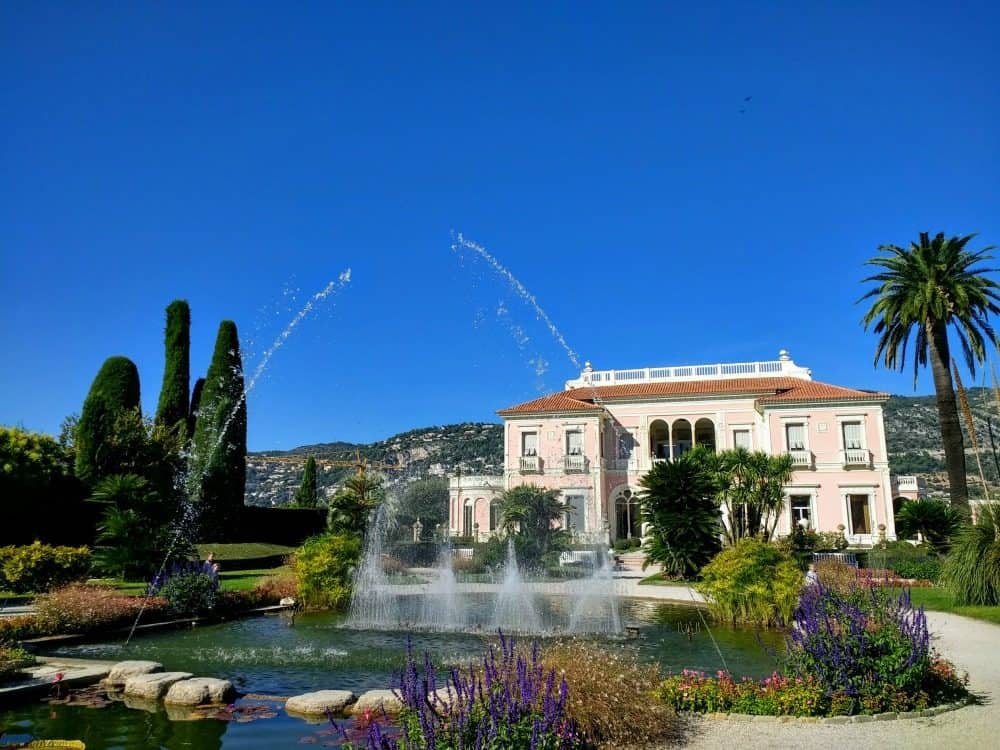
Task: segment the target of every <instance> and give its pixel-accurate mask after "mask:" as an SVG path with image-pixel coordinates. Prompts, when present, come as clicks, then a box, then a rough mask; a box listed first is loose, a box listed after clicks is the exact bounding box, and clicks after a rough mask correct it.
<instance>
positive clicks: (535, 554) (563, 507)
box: [500, 484, 572, 566]
mask: <svg viewBox="0 0 1000 750" xmlns="http://www.w3.org/2000/svg"><path fill="white" fill-rule="evenodd" d="M559 494H560V491H559V490H546V489H542V488H541V487H536V486H535V485H533V484H522V485H518V486H517V487H511V488H510V489H509V490H507V491H506V492H505V493H503V496H502V497H501V498H500V528H501V529H503V531H504V532H505V533H506V534H508V535H511V536H514V538H515V542H516V543H517V548H518V552H519V553H520V555H521V557H522V562H523V563H524V564H526V565H529V566H530V565H536V564H538V563H540V562H541V560H542V556H543V555H546V554H547V553H549V552H557V551H559V550H561V549H562V548H564V547H565V546H566V541H567V537H568V533H567V532H566V531H565V530H564V529H562V528H561V527H560V526H559V525H557V524H560V523H561V522H562V520H563V516H564V515H565V514H566V513H568V512H569V511H571V510H572V508H571V506H569V505H567V504H566V503H563V502H562V501H560V500H559Z"/></svg>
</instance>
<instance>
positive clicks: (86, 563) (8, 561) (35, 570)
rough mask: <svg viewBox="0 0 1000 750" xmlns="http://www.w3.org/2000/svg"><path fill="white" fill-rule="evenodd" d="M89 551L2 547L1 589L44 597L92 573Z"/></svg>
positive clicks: (39, 546) (37, 545)
mask: <svg viewBox="0 0 1000 750" xmlns="http://www.w3.org/2000/svg"><path fill="white" fill-rule="evenodd" d="M90 564H91V561H90V550H89V549H88V548H87V547H50V546H49V545H47V544H42V543H41V542H34V543H33V544H29V545H26V546H24V547H0V589H6V590H9V591H13V592H14V593H15V594H26V593H28V592H35V593H42V592H45V591H48V590H49V589H53V588H56V587H58V586H63V585H65V584H67V583H72V582H74V581H82V580H84V579H85V578H86V577H87V575H88V574H89V573H90Z"/></svg>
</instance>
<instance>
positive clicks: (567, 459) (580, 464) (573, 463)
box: [563, 456, 587, 474]
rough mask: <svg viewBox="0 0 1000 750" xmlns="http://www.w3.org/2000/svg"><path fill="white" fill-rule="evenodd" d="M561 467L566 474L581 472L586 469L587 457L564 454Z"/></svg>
mask: <svg viewBox="0 0 1000 750" xmlns="http://www.w3.org/2000/svg"><path fill="white" fill-rule="evenodd" d="M563 469H564V471H565V472H566V473H567V474H583V473H585V472H586V471H587V457H586V456H564V457H563Z"/></svg>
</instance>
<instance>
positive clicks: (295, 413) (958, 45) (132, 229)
mask: <svg viewBox="0 0 1000 750" xmlns="http://www.w3.org/2000/svg"><path fill="white" fill-rule="evenodd" d="M804 5H808V6H809V7H805V8H795V7H793V6H792V5H791V4H773V5H772V4H757V3H731V4H729V3H723V4H715V3H697V4H695V3H648V4H644V3H629V4H622V3H604V4H597V3H578V2H577V3H524V4H521V3H502V4H492V5H488V6H487V5H483V4H473V3H462V4H459V3H454V4H437V3H421V4H415V3H412V4H411V3H408V4H402V3H398V4H394V3H388V4H385V3H374V2H373V3H364V4H360V3H355V4H346V3H337V4H334V3H315V4H307V3H299V4H295V5H294V6H291V5H288V4H281V3H270V4H265V3H249V4H248V3H232V4H225V3H130V4H110V3H107V4H86V6H85V4H76V3H19V4H10V3H8V4H5V6H4V8H3V9H2V10H0V123H3V124H2V125H0V134H2V138H0V164H2V165H3V167H2V169H0V293H2V295H3V299H4V305H3V306H2V308H0V346H2V349H3V352H4V367H2V368H0V423H4V424H23V425H24V426H26V427H29V428H32V429H37V430H43V431H50V432H52V431H56V430H57V429H58V426H59V423H60V421H61V419H62V418H63V417H64V416H65V415H66V414H69V413H71V412H75V411H79V408H80V405H81V403H82V400H83V398H84V396H85V394H86V391H87V388H88V387H89V384H90V381H91V379H92V378H93V376H94V374H95V373H96V371H97V369H98V367H99V366H100V364H101V362H102V361H103V359H104V358H105V357H107V356H109V355H112V354H124V355H126V356H129V357H131V358H132V359H133V360H135V362H136V363H137V364H138V366H139V369H140V372H141V375H142V387H143V402H144V405H145V406H146V407H147V408H149V409H152V408H154V407H155V403H156V398H157V395H158V391H159V386H160V379H161V377H162V367H163V353H162V336H161V334H162V328H163V309H164V307H165V306H166V305H167V304H168V303H169V302H170V301H171V300H172V299H175V298H178V297H183V298H186V299H187V300H189V302H190V304H191V307H192V314H193V331H192V348H193V352H192V369H193V371H194V372H195V373H203V372H204V370H205V369H206V368H207V365H208V358H209V356H210V354H211V348H212V342H213V340H214V336H215V330H216V327H217V325H218V322H219V320H221V319H223V318H232V319H234V320H236V321H237V323H238V325H239V328H240V331H241V337H242V339H243V342H244V347H245V349H246V362H247V369H248V370H252V369H253V367H254V366H255V364H256V363H257V362H258V361H259V357H260V356H261V354H262V353H263V352H264V351H265V350H266V349H267V347H268V346H269V345H270V343H271V342H272V341H273V340H274V338H275V337H276V336H277V335H278V334H279V333H280V331H281V330H282V328H283V327H284V326H285V324H287V323H288V322H289V321H290V320H291V319H292V318H293V316H294V315H295V313H296V312H297V311H298V310H299V309H300V307H301V306H302V305H303V304H304V303H305V302H306V300H307V298H308V297H309V296H310V295H311V294H313V293H314V292H316V291H318V290H320V289H322V288H323V287H324V286H325V285H326V284H327V283H328V282H329V281H331V280H333V279H336V278H337V277H338V275H339V274H340V273H341V272H343V271H344V270H345V269H347V268H350V269H351V270H352V276H351V282H350V283H349V284H348V285H346V286H345V288H344V289H342V290H341V291H340V292H338V293H337V294H336V295H335V296H334V297H332V298H331V299H329V300H327V302H326V303H324V304H322V305H319V306H318V307H317V309H316V310H315V311H314V313H313V314H312V315H311V316H309V317H307V318H306V319H305V320H304V321H303V322H302V324H301V325H300V326H299V327H298V328H297V330H296V331H295V332H294V333H293V335H292V336H290V337H289V338H288V340H287V342H286V343H285V345H284V346H283V347H282V348H281V349H280V350H279V351H278V352H276V353H275V355H274V357H273V359H272V360H271V363H270V365H269V367H268V370H267V371H266V373H265V375H264V377H263V378H262V379H261V381H260V382H259V383H258V385H257V387H256V389H255V390H254V392H253V393H252V394H251V395H250V400H249V406H250V437H249V443H250V447H251V449H263V448H277V447H282V448H288V447H292V446H294V445H298V444H302V443H306V442H315V441H323V440H335V439H348V440H371V439H377V438H380V437H384V436H386V435H389V434H392V433H394V432H397V431H400V430H404V429H409V428H412V427H416V426H424V425H429V424H443V423H449V422H456V421H463V420H478V419H494V418H495V416H494V410H495V409H496V408H499V407H502V406H506V405H509V404H511V403H515V402H518V401H521V400H525V399H528V398H533V397H535V396H537V395H538V393H539V391H547V390H553V389H558V388H560V387H561V384H562V381H563V380H564V379H565V378H567V377H572V376H574V375H575V374H576V373H575V368H574V367H573V366H572V364H571V363H570V361H569V359H568V357H567V356H566V354H565V353H564V352H563V351H562V349H561V348H560V346H559V345H558V344H557V342H556V341H555V340H554V339H553V338H552V336H551V335H550V334H549V332H548V331H547V329H546V328H545V327H544V325H542V324H541V323H540V322H539V321H537V320H536V316H535V315H534V313H533V312H532V311H531V310H530V309H529V308H528V307H527V306H526V305H524V304H523V302H522V301H521V300H520V299H519V298H518V297H517V296H516V295H514V294H513V293H512V292H511V291H510V290H509V288H508V287H507V286H506V285H505V283H504V282H503V281H502V280H501V279H500V278H499V277H497V276H496V275H495V274H494V273H492V272H491V271H490V270H489V269H487V268H486V267H485V266H484V265H483V264H482V263H480V262H477V261H476V259H475V258H474V257H472V256H470V255H468V254H467V255H465V256H464V257H463V256H461V255H459V254H456V253H454V252H453V251H452V250H451V249H450V246H451V235H450V232H451V231H452V230H455V231H461V232H464V233H465V235H466V236H467V237H470V238H472V239H474V240H476V241H477V242H480V243H482V244H483V245H485V246H486V247H487V248H488V249H489V250H490V252H492V253H493V254H494V255H495V256H496V257H497V258H498V259H500V261H501V262H502V263H504V264H505V265H506V266H507V267H508V268H509V269H510V270H511V271H512V272H513V273H514V274H515V275H516V276H517V277H518V278H519V279H520V280H521V281H522V282H523V283H524V285H525V286H526V287H527V288H528V289H530V290H531V291H532V292H533V293H534V294H535V295H536V297H537V299H538V301H539V303H540V304H541V305H542V307H543V308H544V309H545V310H546V312H547V313H548V314H549V316H550V317H551V319H552V320H553V321H554V322H555V324H556V325H557V326H558V328H559V330H560V331H561V332H562V334H563V335H564V336H565V339H566V341H567V342H568V343H569V345H570V346H571V347H572V348H573V349H574V350H576V351H577V352H578V353H579V355H580V358H581V359H590V360H592V361H593V362H594V365H595V366H596V367H599V368H601V367H631V366H646V365H665V364H685V363H689V362H701V361H709V362H717V361H733V360H735V361H742V360H750V359H770V358H772V357H774V355H775V354H776V353H777V351H778V349H780V348H783V347H784V348H787V349H789V350H790V351H791V352H792V354H793V356H794V357H795V359H796V360H797V361H798V362H799V363H800V364H804V365H806V366H809V367H811V368H813V372H814V376H815V377H816V378H817V379H820V380H825V381H830V382H834V383H840V384H845V385H854V386H858V387H870V388H882V389H887V390H890V391H893V392H902V393H912V392H913V391H912V387H911V386H912V383H911V375H910V373H909V372H907V373H904V374H902V375H899V374H895V373H886V372H884V371H878V370H875V369H873V367H872V361H871V358H872V352H873V345H874V339H873V337H872V335H871V334H866V333H865V332H864V331H863V330H862V329H861V327H860V325H859V320H860V317H861V314H862V310H861V308H860V307H859V306H856V305H855V304H854V302H855V300H856V299H857V298H858V297H859V296H860V294H861V292H862V288H861V287H860V286H859V283H858V282H859V279H860V278H861V277H862V276H863V275H864V274H865V269H864V268H863V267H862V262H863V261H864V260H865V259H866V258H868V257H870V256H872V255H873V254H874V252H875V249H876V248H877V246H878V245H879V244H880V243H886V242H892V243H896V244H906V243H908V242H909V241H910V240H911V239H913V238H915V237H916V236H917V234H918V233H919V232H920V231H922V230H929V231H932V232H936V231H945V232H947V233H949V234H964V233H968V232H979V233H980V240H979V244H980V245H985V244H1000V211H998V205H1000V204H998V202H997V196H998V195H1000V164H998V162H1000V158H998V157H1000V127H998V124H997V123H998V122H1000V86H998V85H997V80H998V79H1000V50H998V47H997V45H996V43H995V41H996V38H997V34H998V31H1000V23H998V21H1000V10H998V9H997V7H996V5H995V4H987V3H963V4H961V7H958V6H959V4H951V3H949V4H943V3H937V4H930V3H914V2H907V3H898V4H893V3H880V4H879V7H878V8H877V9H874V8H872V7H870V6H871V5H872V4H871V3H826V4H804ZM694 6H698V7H694ZM746 97H752V98H751V99H750V101H748V102H747V101H744V100H745V98H746ZM741 109H745V112H741V111H740V110H741ZM540 360H541V361H542V362H543V364H542V366H541V367H539V366H538V363H539V361H540ZM538 370H543V372H541V373H540V374H539V373H538V372H537V371H538ZM931 388H932V384H931V382H930V378H929V377H928V376H926V375H924V376H922V378H921V382H920V384H919V387H918V392H921V393H926V392H930V390H931Z"/></svg>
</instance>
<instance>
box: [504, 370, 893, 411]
mask: <svg viewBox="0 0 1000 750" xmlns="http://www.w3.org/2000/svg"><path fill="white" fill-rule="evenodd" d="M685 396H690V397H697V396H756V397H757V398H756V402H757V404H760V405H765V404H778V403H785V402H813V401H819V402H822V401H885V400H886V399H888V398H889V394H887V393H881V392H878V391H863V390H858V389H856V388H844V387H842V386H839V385H830V384H829V383H820V382H817V381H815V380H801V379H799V378H732V379H728V380H685V381H675V382H666V383H634V384H631V385H605V386H595V387H593V388H574V389H572V390H569V391H562V392H560V393H553V394H551V395H549V396H543V397H542V398H537V399H534V400H533V401H526V402H525V403H523V404H516V405H514V406H510V407H508V408H506V409H501V410H499V411H498V412H497V414H499V415H500V416H512V415H517V414H537V413H552V412H572V411H577V412H579V411H595V410H597V409H599V408H600V407H599V406H595V402H598V403H600V402H603V401H625V400H632V399H656V398H671V397H674V398H677V397H685Z"/></svg>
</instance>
